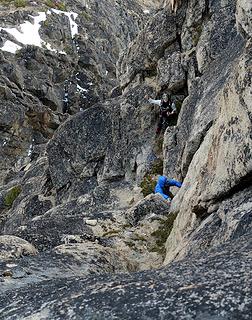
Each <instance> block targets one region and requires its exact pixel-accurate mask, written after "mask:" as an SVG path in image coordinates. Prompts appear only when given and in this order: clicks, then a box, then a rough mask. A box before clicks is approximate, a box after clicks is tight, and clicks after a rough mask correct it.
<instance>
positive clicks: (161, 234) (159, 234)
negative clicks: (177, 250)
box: [150, 212, 178, 255]
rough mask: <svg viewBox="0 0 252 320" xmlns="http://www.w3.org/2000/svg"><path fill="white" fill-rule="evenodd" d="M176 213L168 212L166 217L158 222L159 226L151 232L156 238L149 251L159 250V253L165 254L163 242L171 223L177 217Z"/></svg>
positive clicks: (171, 226) (168, 232)
mask: <svg viewBox="0 0 252 320" xmlns="http://www.w3.org/2000/svg"><path fill="white" fill-rule="evenodd" d="M177 215H178V213H177V212H173V213H170V214H169V215H168V217H167V219H165V220H163V221H162V222H161V224H160V227H159V228H158V229H157V230H156V231H154V232H152V234H151V235H152V236H153V237H155V238H156V245H155V246H154V247H152V248H151V249H150V251H155V252H159V253H160V254H162V255H164V254H165V242H166V240H167V238H168V236H169V235H170V233H171V231H172V228H173V223H174V221H175V219H176V217H177Z"/></svg>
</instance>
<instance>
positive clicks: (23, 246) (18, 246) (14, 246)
mask: <svg viewBox="0 0 252 320" xmlns="http://www.w3.org/2000/svg"><path fill="white" fill-rule="evenodd" d="M0 248H1V250H0V260H1V262H3V261H9V260H15V259H17V258H20V257H23V256H28V255H36V254H37V253H38V251H37V249H36V248H35V247H34V246H33V245H32V244H30V243H29V242H28V241H26V240H24V239H21V238H19V237H15V236H12V235H4V236H0Z"/></svg>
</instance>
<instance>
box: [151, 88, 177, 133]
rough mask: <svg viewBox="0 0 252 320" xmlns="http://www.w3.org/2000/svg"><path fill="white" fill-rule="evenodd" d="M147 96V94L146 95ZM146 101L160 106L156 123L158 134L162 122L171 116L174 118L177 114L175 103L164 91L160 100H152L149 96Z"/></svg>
mask: <svg viewBox="0 0 252 320" xmlns="http://www.w3.org/2000/svg"><path fill="white" fill-rule="evenodd" d="M146 97H147V98H148V96H146ZM148 102H150V103H153V104H156V105H158V106H159V107H160V111H159V121H158V125H157V130H156V133H157V134H159V133H160V132H161V129H162V127H163V125H164V123H165V122H166V121H168V120H170V119H172V118H174V117H175V116H176V114H177V109H176V105H175V103H174V102H172V100H171V97H170V96H169V95H167V94H166V93H164V94H163V97H162V99H161V100H154V99H151V98H149V99H148Z"/></svg>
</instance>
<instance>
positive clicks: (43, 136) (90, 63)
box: [0, 0, 144, 184]
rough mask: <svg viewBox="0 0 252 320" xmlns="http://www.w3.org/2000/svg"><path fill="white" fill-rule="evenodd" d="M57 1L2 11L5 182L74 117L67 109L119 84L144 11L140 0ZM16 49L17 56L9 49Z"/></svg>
mask: <svg viewBox="0 0 252 320" xmlns="http://www.w3.org/2000/svg"><path fill="white" fill-rule="evenodd" d="M50 3H51V4H50ZM57 3H58V2H53V1H51V2H50V1H47V2H46V1H41V2H40V3H36V2H30V1H27V5H26V6H25V7H24V8H22V9H18V8H13V7H11V8H10V10H8V9H9V8H8V4H6V6H7V7H5V8H3V10H5V14H3V15H1V16H0V35H1V43H0V46H1V48H2V50H1V51H0V54H1V55H0V68H1V74H0V87H1V89H0V95H1V102H2V103H1V105H2V107H1V114H0V127H1V140H0V144H1V146H2V148H3V152H2V153H1V158H0V161H1V170H0V181H1V184H2V183H3V181H4V179H6V177H8V173H9V174H11V173H12V172H18V171H20V169H21V168H22V167H24V166H25V165H26V164H27V163H28V162H29V160H30V159H29V157H30V156H31V152H32V149H33V148H34V146H35V145H38V144H42V143H45V142H46V141H47V140H48V138H50V137H51V136H52V135H53V132H54V131H55V129H56V128H57V127H58V126H59V125H60V123H62V121H64V120H65V119H66V117H65V116H63V115H62V111H64V112H66V111H67V112H68V113H71V114H74V113H76V112H79V110H80V109H86V108H88V107H90V106H91V105H93V104H94V103H96V102H98V101H103V100H104V98H105V97H107V96H108V95H109V92H110V90H112V88H113V87H115V86H117V84H118V81H117V79H116V76H115V73H116V70H115V63H116V60H117V59H118V56H119V52H120V50H122V49H123V48H124V47H125V46H126V45H127V43H128V42H129V41H130V40H132V39H133V38H134V36H135V34H136V33H137V32H138V30H139V27H140V26H141V23H142V16H143V15H144V13H143V11H142V8H141V6H140V5H139V4H138V3H136V2H135V1H127V3H126V4H125V3H124V2H120V5H119V4H117V5H114V1H99V2H97V1H96V0H91V1H85V2H82V1H77V0H76V1H65V5H64V6H62V5H61V6H60V4H57ZM46 4H50V5H51V7H48V6H47V5H46ZM132 8H134V11H132ZM58 9H60V10H61V11H59V10H58ZM69 12H70V13H71V12H72V16H71V14H70V13H69ZM68 13H69V14H68ZM38 14H39V15H38ZM94 21H96V23H94ZM28 24H29V28H31V29H32V28H33V29H36V28H38V31H37V36H36V37H35V39H34V37H32V36H31V35H30V34H27V28H26V27H25V26H26V25H28ZM15 28H16V29H15ZM18 29H19V30H20V29H21V30H22V32H23V33H21V32H19V31H18ZM108 30H109V31H108ZM22 34H23V36H22ZM24 43H25V44H27V43H28V44H31V45H30V46H24ZM33 44H35V45H37V46H33ZM38 44H40V48H39V47H38ZM15 46H18V48H19V49H20V50H19V51H17V52H16V55H14V54H13V53H10V52H8V51H11V52H15V50H14V51H13V47H15ZM34 74H36V78H34Z"/></svg>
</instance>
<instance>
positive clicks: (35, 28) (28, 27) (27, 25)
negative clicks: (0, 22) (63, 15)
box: [0, 12, 46, 47]
mask: <svg viewBox="0 0 252 320" xmlns="http://www.w3.org/2000/svg"><path fill="white" fill-rule="evenodd" d="M38 14H39V15H38V16H36V17H32V18H33V19H34V23H31V22H30V21H25V22H24V23H22V24H21V25H20V27H19V30H20V31H19V30H18V29H17V28H0V30H5V31H6V32H8V33H9V34H11V35H13V36H14V37H15V38H16V40H17V41H18V42H20V43H23V44H25V45H27V44H30V45H34V46H38V47H41V46H42V43H43V41H42V40H41V38H40V35H39V28H40V24H41V22H42V21H45V20H46V14H45V12H39V13H38Z"/></svg>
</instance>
